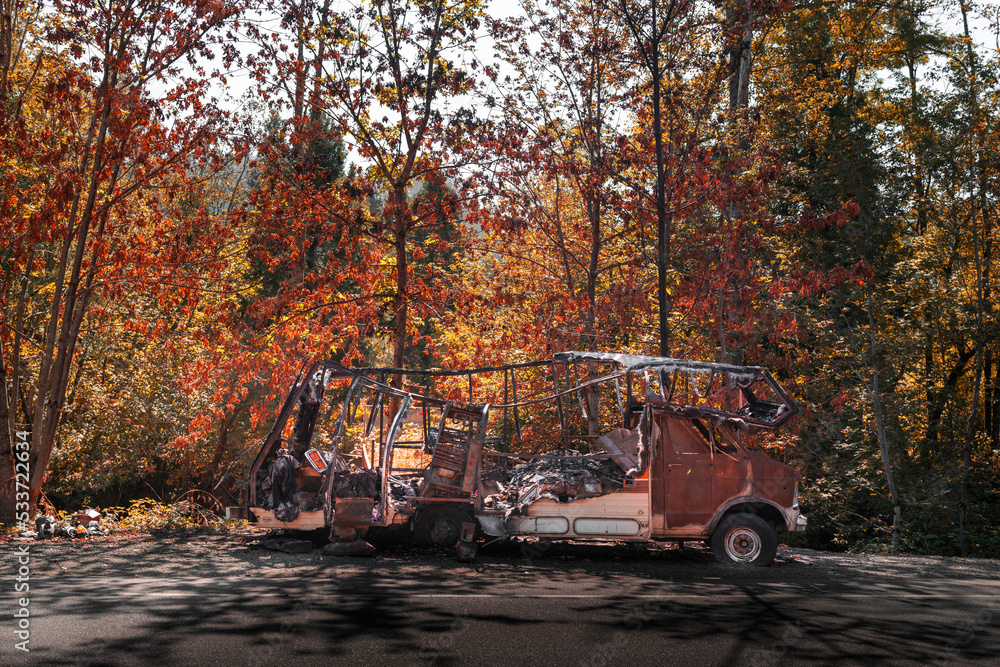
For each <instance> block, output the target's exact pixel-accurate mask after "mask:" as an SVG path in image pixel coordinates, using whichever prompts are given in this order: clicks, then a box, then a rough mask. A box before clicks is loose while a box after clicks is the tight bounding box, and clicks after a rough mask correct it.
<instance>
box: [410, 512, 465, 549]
mask: <svg viewBox="0 0 1000 667" xmlns="http://www.w3.org/2000/svg"><path fill="white" fill-rule="evenodd" d="M471 521H472V517H471V516H470V515H469V513H468V512H467V511H466V510H464V509H461V508H458V507H455V506H454V505H436V506H432V507H429V508H427V509H425V510H422V511H421V512H420V514H418V515H417V517H416V519H415V522H414V524H413V540H414V541H415V542H416V543H417V544H418V545H419V546H422V547H429V546H437V547H442V548H445V549H450V548H451V547H453V546H455V545H456V544H458V540H459V538H460V537H461V536H462V523H463V522H471Z"/></svg>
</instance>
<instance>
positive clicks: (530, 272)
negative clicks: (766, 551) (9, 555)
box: [0, 0, 1000, 557]
mask: <svg viewBox="0 0 1000 667" xmlns="http://www.w3.org/2000/svg"><path fill="white" fill-rule="evenodd" d="M998 69H1000V49H998V11H997V7H996V5H993V4H984V3H974V2H957V1H955V0H881V1H876V0H856V1H848V2H834V1H820V0H815V1H806V0H715V1H712V2H707V1H703V0H539V1H538V2H535V1H534V0H522V2H520V3H514V4H511V5H509V6H507V5H500V4H497V3H495V4H493V5H490V4H488V3H486V2H484V0H266V1H265V0H257V1H251V0H236V1H233V2H227V1H225V0H125V1H117V0H116V1H114V2H112V1H111V0H0V217H2V220H3V223H2V227H0V362H2V363H0V388H2V391H0V423H2V424H3V428H0V433H2V436H0V479H2V480H3V484H4V486H3V488H2V489H0V492H2V493H0V515H2V516H0V518H2V519H3V520H6V521H11V520H12V519H13V517H14V515H15V488H16V481H17V480H16V476H15V466H16V464H17V463H19V462H21V461H19V459H18V456H19V455H21V458H24V456H25V455H23V454H21V452H23V449H19V448H17V447H16V446H15V445H16V443H17V442H18V441H19V440H20V439H27V440H28V441H29V442H30V448H29V450H28V452H29V454H28V455H27V459H28V460H27V463H28V465H29V470H30V476H29V479H28V480H27V489H28V491H29V493H30V506H31V509H32V510H34V507H35V503H36V502H37V501H38V499H39V497H40V494H42V493H44V495H45V496H46V497H48V498H49V499H52V500H53V501H54V502H56V503H57V504H65V505H73V504H77V505H78V504H80V503H83V502H88V503H92V504H102V503H111V504H121V503H123V502H124V501H126V500H128V499H130V498H138V497H142V496H145V495H149V494H150V493H151V492H152V493H155V494H156V495H158V496H159V497H161V498H167V499H169V498H176V497H178V496H179V495H180V494H182V493H184V492H186V491H189V490H190V489H201V490H203V491H206V492H209V493H212V494H213V495H215V496H217V497H219V498H221V499H223V500H230V501H231V500H233V499H235V498H237V497H238V495H239V493H240V491H241V489H242V484H244V480H245V475H246V470H247V467H248V463H249V461H250V457H251V456H252V455H253V454H254V453H255V451H256V449H257V447H258V446H259V443H260V439H261V438H262V436H263V435H264V434H265V433H266V431H267V430H268V428H269V426H270V421H271V420H272V419H273V418H274V416H275V414H276V412H277V411H278V409H279V407H280V402H281V400H282V396H283V395H284V393H285V392H286V391H287V389H288V388H289V386H290V384H291V383H292V382H293V381H294V378H295V376H296V373H298V372H299V371H300V369H301V368H302V367H303V365H304V364H305V363H306V362H307V361H309V360H312V359H316V358H332V359H335V360H338V361H340V362H342V363H345V364H349V365H393V366H403V365H406V366H411V367H422V368H428V367H443V368H468V367H473V366H479V365H488V364H500V363H513V362H519V361H527V360H534V359H542V358H546V357H549V356H550V355H551V354H552V352H554V351H559V350H572V349H583V350H604V351H618V352H633V353H641V354H660V355H664V356H674V357H682V358H691V359H701V360H709V361H722V362H730V363H738V364H759V365H764V366H767V367H768V368H770V369H771V370H772V371H773V372H774V373H775V375H776V376H777V377H778V378H779V380H780V381H781V382H782V383H783V384H784V386H785V387H786V388H787V389H788V390H789V392H790V393H791V395H792V396H794V397H795V399H796V400H797V401H798V402H799V406H800V408H801V409H802V414H801V415H800V416H799V417H798V418H797V420H796V421H794V422H793V423H792V425H791V427H789V428H787V429H786V431H785V432H784V433H783V435H782V436H781V439H780V440H778V441H776V442H772V444H771V446H772V447H775V448H777V452H778V454H777V455H779V456H782V457H783V458H784V459H785V460H787V461H789V462H790V463H792V464H794V465H796V466H797V467H798V468H799V469H800V470H801V471H802V472H803V473H804V475H805V478H806V482H805V483H804V485H803V489H802V504H803V507H804V511H805V513H806V514H808V516H809V522H810V528H809V531H808V532H807V533H806V537H805V539H806V540H807V542H808V544H809V545H810V546H815V547H820V548H834V549H861V548H869V549H870V548H892V549H901V550H909V551H916V552H924V553H942V554H950V553H962V554H966V553H971V554H975V555H989V556H993V557H996V556H1000V533H998V530H1000V502H998V501H1000V463H998V454H1000V329H998V321H997V309H996V307H995V297H994V294H993V291H992V282H993V276H994V275H995V274H996V271H995V269H994V267H993V263H992V262H993V259H994V258H993V248H994V243H995V241H996V238H997V225H996V223H995V220H996V215H997V202H998V194H1000V193H998V188H1000V181H998V178H997V172H998V169H1000V161H998V155H1000V131H998V129H1000V128H998V125H997V120H996V113H995V110H996V109H997V108H998V106H1000V99H998V96H1000V83H998ZM495 390H496V388H493V389H491V388H489V387H487V388H485V392H486V398H489V396H488V394H489V392H490V391H495ZM19 434H24V435H19ZM17 509H18V510H20V508H17Z"/></svg>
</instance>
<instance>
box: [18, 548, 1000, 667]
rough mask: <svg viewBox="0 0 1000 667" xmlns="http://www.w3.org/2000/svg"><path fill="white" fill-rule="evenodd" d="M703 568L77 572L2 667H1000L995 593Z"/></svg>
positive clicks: (903, 580) (57, 586) (977, 586)
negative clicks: (25, 646)
mask: <svg viewBox="0 0 1000 667" xmlns="http://www.w3.org/2000/svg"><path fill="white" fill-rule="evenodd" d="M698 558H701V561H702V562H695V563H694V566H693V567H684V568H671V567H669V563H664V566H663V567H662V568H652V571H650V569H649V568H647V569H646V571H639V572H636V571H634V568H630V567H629V563H628V561H627V559H624V560H622V561H621V562H620V565H619V564H618V563H617V561H616V562H615V563H612V564H611V565H610V566H609V567H610V570H609V569H608V568H605V569H604V570H602V571H600V572H592V571H587V570H586V569H585V568H583V569H580V568H576V569H573V568H566V567H562V566H558V567H550V566H549V565H548V564H547V563H545V562H544V561H536V562H532V563H526V564H523V565H518V564H515V565H513V566H510V567H507V566H504V567H499V566H498V567H497V570H496V572H495V573H493V572H492V571H491V568H492V567H493V566H492V565H490V564H486V565H479V566H473V567H472V568H471V569H468V570H462V569H456V568H447V569H441V570H439V571H435V570H434V569H433V568H430V569H426V568H425V569H423V570H421V571H420V572H421V573H420V574H419V576H413V575H412V573H411V571H410V570H407V568H406V567H397V566H395V565H394V564H393V563H388V562H387V563H382V564H376V566H373V567H368V568H362V569H358V568H353V569H348V570H342V569H340V568H338V567H336V566H331V567H328V568H326V569H323V570H310V571H309V572H308V573H301V574H300V573H297V572H287V573H283V576H280V577H262V576H255V575H251V576H239V575H231V576H222V577H204V576H191V575H190V574H187V575H186V574H185V572H184V571H183V570H179V571H171V572H169V573H166V574H163V575H160V576H144V575H139V576H115V575H113V574H111V573H110V572H109V573H107V574H105V575H103V576H100V577H95V576H74V574H73V573H72V572H66V573H65V574H63V575H62V576H52V577H48V578H46V579H45V580H44V581H40V582H38V583H37V585H33V589H32V598H31V614H32V615H31V626H30V632H31V634H30V649H31V650H30V653H27V654H25V653H22V652H19V651H16V650H14V647H13V645H14V643H15V641H16V639H14V638H13V637H12V632H10V631H5V632H3V634H2V635H0V637H2V639H0V641H2V642H3V646H0V662H3V663H4V664H44V665H145V664H156V665H239V666H241V667H252V666H255V665H320V664H322V665H352V666H361V665H379V666H382V665H399V666H400V667H402V666H404V665H545V666H555V665H594V666H597V665H750V666H754V665H758V666H765V665H786V664H787V665H794V664H803V665H838V666H839V665H855V664H885V665H927V664H941V665H955V664H983V665H987V664H990V665H998V664H1000V582H998V581H997V580H996V579H995V578H969V577H961V578H948V577H940V576H902V577H900V576H897V577H881V578H880V577H869V576H862V577H831V576H827V575H826V574H825V570H823V569H822V568H815V570H814V571H810V570H807V569H805V568H803V569H800V570H798V571H797V575H796V576H795V577H788V578H787V579H784V578H783V577H782V576H780V574H781V571H780V570H779V568H780V567H781V565H780V564H778V565H776V566H775V568H771V569H770V570H766V571H762V573H761V576H760V577H757V576H756V575H754V574H753V573H749V574H748V572H747V571H746V570H744V569H740V570H739V571H737V570H734V569H732V568H726V567H721V566H715V565H713V564H712V563H711V562H710V557H701V556H698V557H696V558H695V560H696V561H698ZM789 571H791V569H790V568H789ZM192 572H195V570H194V569H192ZM776 572H777V574H778V575H779V576H776ZM14 597H15V596H14V595H13V593H10V594H8V595H7V596H6V598H7V600H6V604H5V613H4V616H5V617H6V618H7V619H10V616H9V615H8V613H7V612H6V607H9V606H11V605H13V603H12V602H11V600H12V599H13V598H14ZM4 627H5V629H6V628H10V627H11V626H10V622H9V620H7V621H5V622H4Z"/></svg>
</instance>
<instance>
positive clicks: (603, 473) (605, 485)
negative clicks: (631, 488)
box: [483, 449, 625, 509]
mask: <svg viewBox="0 0 1000 667" xmlns="http://www.w3.org/2000/svg"><path fill="white" fill-rule="evenodd" d="M560 459H563V460H560ZM497 485H498V486H499V487H500V488H501V489H502V490H501V491H500V493H495V494H493V495H491V496H489V497H487V498H486V499H485V500H484V501H483V507H485V508H488V509H511V508H516V507H520V508H523V507H526V506H527V505H530V504H531V503H533V502H534V501H536V500H538V499H539V498H552V499H553V500H555V501H557V502H560V503H568V502H571V501H573V500H576V499H578V498H593V497H595V496H602V495H604V494H606V493H612V492H614V491H617V490H618V489H621V488H622V487H623V486H624V485H625V471H624V470H622V466H621V465H619V463H617V462H616V461H615V460H614V459H611V458H607V455H606V454H598V455H590V456H584V455H582V454H580V452H578V451H576V450H573V449H568V450H566V451H565V452H563V454H562V455H555V456H550V457H548V458H545V459H536V460H534V461H530V462H528V463H522V464H521V465H519V466H517V467H515V468H513V469H511V471H510V473H509V475H508V476H507V479H506V481H505V482H498V483H497Z"/></svg>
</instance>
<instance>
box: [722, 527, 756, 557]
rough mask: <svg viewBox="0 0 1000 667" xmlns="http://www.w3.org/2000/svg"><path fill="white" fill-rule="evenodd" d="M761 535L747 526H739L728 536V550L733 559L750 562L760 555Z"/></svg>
mask: <svg viewBox="0 0 1000 667" xmlns="http://www.w3.org/2000/svg"><path fill="white" fill-rule="evenodd" d="M760 550H761V540H760V536H758V535H757V533H755V532H754V531H752V530H749V529H747V528H737V529H736V530H733V531H731V532H730V533H729V534H728V535H727V536H726V551H727V552H729V555H730V556H731V557H732V559H733V560H735V561H739V562H741V563H750V562H752V561H753V560H754V559H755V558H757V556H759V555H760Z"/></svg>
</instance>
